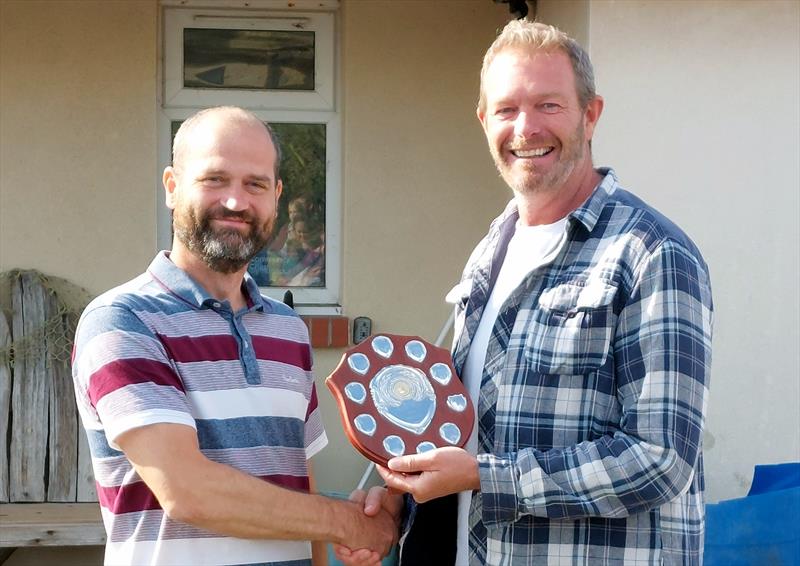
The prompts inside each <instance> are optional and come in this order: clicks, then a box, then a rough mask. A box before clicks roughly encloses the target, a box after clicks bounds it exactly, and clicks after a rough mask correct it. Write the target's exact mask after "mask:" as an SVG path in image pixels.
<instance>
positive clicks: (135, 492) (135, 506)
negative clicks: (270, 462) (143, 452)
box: [97, 474, 309, 515]
mask: <svg viewBox="0 0 800 566" xmlns="http://www.w3.org/2000/svg"><path fill="white" fill-rule="evenodd" d="M259 479H261V480H263V481H266V482H269V483H271V484H274V485H277V486H280V487H284V488H286V489H294V490H297V491H304V492H306V493H308V491H309V482H308V478H307V477H298V476H290V475H285V474H274V475H268V476H259ZM97 499H98V501H99V502H100V505H102V506H103V507H104V508H106V509H108V510H109V511H111V512H112V513H114V514H115V515H121V514H122V513H135V512H141V511H150V510H152V509H161V504H160V503H159V502H158V499H156V496H155V495H153V492H152V491H150V488H149V487H147V484H146V483H144V482H143V481H138V482H135V483H131V484H126V485H123V486H113V487H103V486H100V485H97Z"/></svg>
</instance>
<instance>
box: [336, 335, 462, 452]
mask: <svg viewBox="0 0 800 566" xmlns="http://www.w3.org/2000/svg"><path fill="white" fill-rule="evenodd" d="M325 383H326V384H327V386H328V388H329V389H330V390H331V393H333V396H334V397H335V398H336V401H337V403H338V405H339V413H340V414H341V416H342V422H343V424H344V430H345V432H346V433H347V436H348V438H349V439H350V442H351V443H352V444H353V446H354V447H355V448H356V449H357V450H358V451H359V452H361V453H362V454H363V455H364V456H366V457H367V458H369V459H370V460H372V461H373V462H375V463H377V464H380V465H382V466H385V465H386V462H388V461H389V460H390V459H391V458H393V457H395V456H403V455H407V454H419V453H422V452H426V451H428V450H433V449H434V448H441V447H444V446H459V447H462V446H464V444H466V442H467V439H468V438H469V435H470V433H471V432H472V425H473V422H474V419H475V416H474V410H473V408H472V403H471V402H470V400H469V396H468V395H467V392H466V390H465V389H464V385H463V384H462V383H461V380H460V379H459V378H458V376H457V375H456V372H455V370H454V369H453V364H452V361H451V358H450V353H449V352H448V351H447V350H445V349H444V348H439V347H437V346H434V345H432V344H430V343H428V342H426V341H425V340H423V339H421V338H419V337H417V336H398V335H393V334H381V335H378V336H370V337H369V338H367V339H366V340H364V341H363V342H361V343H360V344H359V345H357V346H355V347H353V348H351V349H350V350H348V351H347V352H345V354H344V355H343V356H342V360H341V361H340V362H339V365H338V366H337V367H336V369H335V370H334V371H333V373H332V374H331V375H329V376H328V378H327V379H326V380H325Z"/></svg>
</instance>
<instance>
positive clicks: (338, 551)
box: [333, 544, 353, 562]
mask: <svg viewBox="0 0 800 566" xmlns="http://www.w3.org/2000/svg"><path fill="white" fill-rule="evenodd" d="M333 554H334V555H335V556H336V558H337V559H338V560H339V561H340V562H343V561H345V560H348V559H349V558H350V557H351V556H352V555H353V552H352V551H351V550H350V549H349V548H347V547H346V546H342V545H340V544H334V545H333Z"/></svg>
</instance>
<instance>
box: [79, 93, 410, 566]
mask: <svg viewBox="0 0 800 566" xmlns="http://www.w3.org/2000/svg"><path fill="white" fill-rule="evenodd" d="M279 163H280V156H279V154H278V151H277V146H276V145H275V143H274V140H273V137H272V134H271V131H270V130H269V128H268V127H267V126H265V125H264V124H263V123H262V122H261V121H260V120H258V118H256V117H255V116H254V115H252V114H250V113H249V112H246V111H244V110H242V109H239V108H232V107H221V108H212V109H208V110H204V111H201V112H199V113H198V114H196V115H195V116H193V117H191V118H189V119H188V120H186V121H185V122H184V123H183V125H182V126H181V128H180V130H179V131H178V133H177V135H176V137H175V142H174V149H173V165H172V166H171V167H167V168H166V170H165V171H164V177H163V181H164V187H165V189H166V201H167V206H168V207H169V208H170V209H172V211H173V227H174V239H173V245H172V251H171V252H161V253H159V254H158V255H157V256H156V258H155V259H154V260H153V262H152V263H151V264H150V267H149V268H148V270H147V272H145V273H144V274H142V275H140V276H139V277H137V278H136V279H134V280H132V281H130V282H128V283H126V284H125V285H122V286H121V287H118V288H116V289H113V290H111V291H108V292H107V293H105V294H103V295H102V296H100V297H99V298H97V299H95V300H94V301H93V302H92V303H91V304H90V305H89V306H88V307H87V308H86V311H85V312H84V313H83V316H82V317H81V321H80V324H79V326H78V331H77V335H76V347H75V355H74V360H73V377H74V380H75V390H76V397H77V401H78V406H79V409H80V413H81V418H82V421H83V424H84V427H85V429H86V431H87V435H88V438H89V445H90V448H91V453H92V463H93V467H94V473H95V479H96V482H97V492H98V498H99V500H100V505H101V509H102V513H103V520H104V523H105V526H106V532H107V535H108V540H107V544H106V563H111V564H281V565H284V564H292V565H300V564H309V565H310V564H311V560H312V544H311V543H309V542H308V541H332V542H338V543H342V544H347V545H348V546H351V547H353V548H369V549H371V550H372V551H373V552H375V553H376V554H380V555H384V554H386V553H387V552H388V550H389V548H390V547H391V544H392V543H393V541H394V540H395V537H396V531H397V526H396V522H395V520H394V518H393V516H392V515H390V514H389V513H387V512H382V513H379V514H378V515H376V516H372V517H368V516H366V515H364V514H363V513H362V512H361V511H360V509H359V507H358V506H357V505H356V504H355V503H350V502H345V501H337V500H333V499H328V498H326V497H322V496H319V495H315V494H313V493H312V492H313V477H312V475H311V471H310V467H309V465H308V463H307V461H308V459H309V458H311V457H312V456H313V455H314V454H316V453H317V452H318V451H319V450H320V449H321V448H322V447H323V446H324V445H325V444H326V442H327V439H326V436H325V432H324V430H323V427H322V422H321V419H320V414H319V410H318V407H317V396H316V391H315V387H314V380H313V376H312V373H311V350H310V346H309V343H308V333H307V331H306V327H305V325H304V323H303V322H302V321H301V320H300V318H299V317H298V316H297V315H296V314H295V313H294V312H293V311H292V310H291V309H289V308H288V307H286V306H284V305H282V304H280V303H278V302H276V301H273V300H271V299H269V298H267V297H264V296H262V295H261V294H260V293H259V290H258V287H257V285H256V283H255V282H254V281H253V279H252V278H251V277H250V276H249V275H248V274H247V273H246V271H247V264H248V262H249V261H250V260H251V259H252V257H253V256H254V255H255V254H256V253H258V251H259V250H260V249H261V248H262V247H263V245H264V243H265V242H266V240H267V237H268V236H269V234H270V232H271V230H272V225H273V222H274V221H275V215H276V211H277V205H278V199H279V198H280V194H281V188H282V186H281V180H280V174H279ZM313 546H314V561H315V562H317V563H324V545H317V544H314V545H313Z"/></svg>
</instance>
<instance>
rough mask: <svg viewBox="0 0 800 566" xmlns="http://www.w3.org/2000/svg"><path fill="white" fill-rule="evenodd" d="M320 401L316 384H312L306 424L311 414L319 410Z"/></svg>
mask: <svg viewBox="0 0 800 566" xmlns="http://www.w3.org/2000/svg"><path fill="white" fill-rule="evenodd" d="M318 404H319V401H318V400H317V386H316V384H314V383H312V384H311V399H309V400H308V409H306V422H308V417H310V416H311V413H313V412H314V409H316V408H317V405H318Z"/></svg>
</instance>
